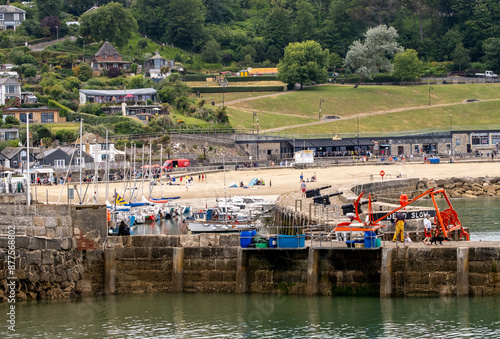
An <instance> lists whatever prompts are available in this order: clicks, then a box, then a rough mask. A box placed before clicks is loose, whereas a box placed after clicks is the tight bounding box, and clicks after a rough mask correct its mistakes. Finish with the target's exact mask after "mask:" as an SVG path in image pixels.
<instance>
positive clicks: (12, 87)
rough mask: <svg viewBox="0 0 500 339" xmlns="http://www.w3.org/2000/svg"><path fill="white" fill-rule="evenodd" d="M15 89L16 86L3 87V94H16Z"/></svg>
mask: <svg viewBox="0 0 500 339" xmlns="http://www.w3.org/2000/svg"><path fill="white" fill-rule="evenodd" d="M16 88H17V86H5V93H8V94H13V93H17V91H16Z"/></svg>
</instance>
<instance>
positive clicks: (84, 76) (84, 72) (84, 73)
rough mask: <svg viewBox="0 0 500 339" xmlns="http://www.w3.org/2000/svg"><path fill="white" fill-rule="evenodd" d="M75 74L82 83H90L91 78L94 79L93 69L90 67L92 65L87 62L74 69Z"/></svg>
mask: <svg viewBox="0 0 500 339" xmlns="http://www.w3.org/2000/svg"><path fill="white" fill-rule="evenodd" d="M73 74H74V75H75V76H76V77H77V78H78V80H80V81H88V80H89V79H90V78H92V67H90V65H89V64H87V63H86V62H82V63H80V64H79V65H78V66H76V67H75V68H73Z"/></svg>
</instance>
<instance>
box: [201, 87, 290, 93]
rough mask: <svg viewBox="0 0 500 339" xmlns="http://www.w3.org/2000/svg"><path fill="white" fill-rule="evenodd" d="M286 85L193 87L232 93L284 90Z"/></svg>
mask: <svg viewBox="0 0 500 339" xmlns="http://www.w3.org/2000/svg"><path fill="white" fill-rule="evenodd" d="M283 90H284V86H262V87H254V86H247V87H226V89H224V87H191V91H192V92H200V93H222V92H224V93H231V92H283Z"/></svg>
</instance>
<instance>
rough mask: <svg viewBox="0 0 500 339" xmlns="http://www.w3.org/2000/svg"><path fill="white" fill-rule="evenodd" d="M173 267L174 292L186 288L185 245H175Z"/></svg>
mask: <svg viewBox="0 0 500 339" xmlns="http://www.w3.org/2000/svg"><path fill="white" fill-rule="evenodd" d="M172 259H173V267H172V292H182V291H183V290H184V247H174V253H173V258H172Z"/></svg>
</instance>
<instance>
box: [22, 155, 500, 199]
mask: <svg viewBox="0 0 500 339" xmlns="http://www.w3.org/2000/svg"><path fill="white" fill-rule="evenodd" d="M380 171H384V172H385V173H386V176H385V178H384V180H390V179H391V178H392V179H395V178H396V176H397V175H399V174H401V175H403V177H407V178H428V179H430V178H433V179H444V178H451V177H480V176H490V177H495V176H499V175H500V171H499V169H498V163H497V162H492V161H489V162H488V161H484V162H467V163H455V164H450V163H441V164H415V163H412V164H390V165H388V164H383V165H382V164H377V165H375V164H374V165H370V164H356V165H352V166H334V167H330V168H314V169H307V170H301V169H294V168H279V167H276V168H256V169H251V170H243V171H241V170H240V171H227V172H226V173H224V172H217V173H209V174H208V177H207V180H206V182H202V181H199V180H198V174H196V175H195V174H193V175H192V176H193V179H194V184H193V185H192V186H189V187H188V188H187V190H186V186H185V185H184V181H183V183H182V185H168V184H167V183H166V181H164V184H163V185H161V186H159V185H157V186H155V187H154V190H153V193H152V197H153V198H160V197H177V196H178V197H180V199H179V200H177V202H179V203H180V204H184V203H190V204H191V205H193V206H204V205H205V204H208V205H212V204H213V203H214V202H215V199H216V198H217V197H224V194H226V196H233V195H259V196H264V197H266V198H268V199H275V198H277V197H278V196H279V195H281V194H284V193H289V192H292V191H296V192H299V189H300V174H301V173H303V176H304V180H307V179H308V178H311V177H312V176H313V174H314V173H316V176H317V178H318V181H317V182H314V183H313V182H311V183H306V184H307V188H308V189H309V188H313V187H319V186H325V185H332V188H333V189H335V188H338V187H341V186H344V185H351V184H352V185H355V184H361V183H367V182H374V181H381V180H382V178H381V176H380V175H379V173H380ZM371 176H373V179H372V178H371ZM224 177H225V178H224ZM253 178H258V179H262V180H264V181H265V186H256V188H247V189H245V188H239V187H238V188H229V187H226V189H225V192H224V187H225V185H224V182H226V186H229V185H230V184H231V183H235V184H237V185H239V183H240V182H241V181H243V183H244V184H245V185H248V183H249V182H250V180H251V179H253ZM75 184H76V185H77V186H76V187H77V190H79V183H78V182H74V183H72V184H71V187H73V186H74V185H75ZM124 186H125V185H124V183H123V182H113V183H110V184H109V190H108V200H109V201H113V194H114V192H115V189H116V191H117V192H118V194H120V195H122V196H123V194H124ZM141 186H142V184H141V182H138V183H137V184H136V187H137V188H138V190H139V198H138V199H141V196H142V195H144V196H148V195H149V194H148V182H147V181H145V183H144V189H143V194H141ZM35 187H36V194H35ZM129 187H130V185H129ZM86 188H87V186H86V185H82V191H83V192H84V193H85V190H86ZM95 191H97V195H98V202H99V203H104V202H105V200H106V199H105V193H106V188H105V184H99V186H98V187H95V186H94V185H92V184H91V185H90V186H88V190H87V194H86V198H85V202H87V203H91V201H92V197H93V195H94V192H95ZM130 192H131V191H130V190H127V195H126V196H125V197H126V199H128V197H129V196H130ZM32 194H33V197H35V199H37V200H38V201H40V202H41V203H45V202H46V201H47V197H48V201H49V203H57V202H58V201H59V203H62V204H64V203H67V185H66V186H64V189H62V186H60V185H57V186H43V185H42V186H36V185H33V186H32ZM59 196H60V197H59ZM75 199H77V195H76V194H75ZM75 201H76V200H73V201H72V202H73V203H74V202H75Z"/></svg>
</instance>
